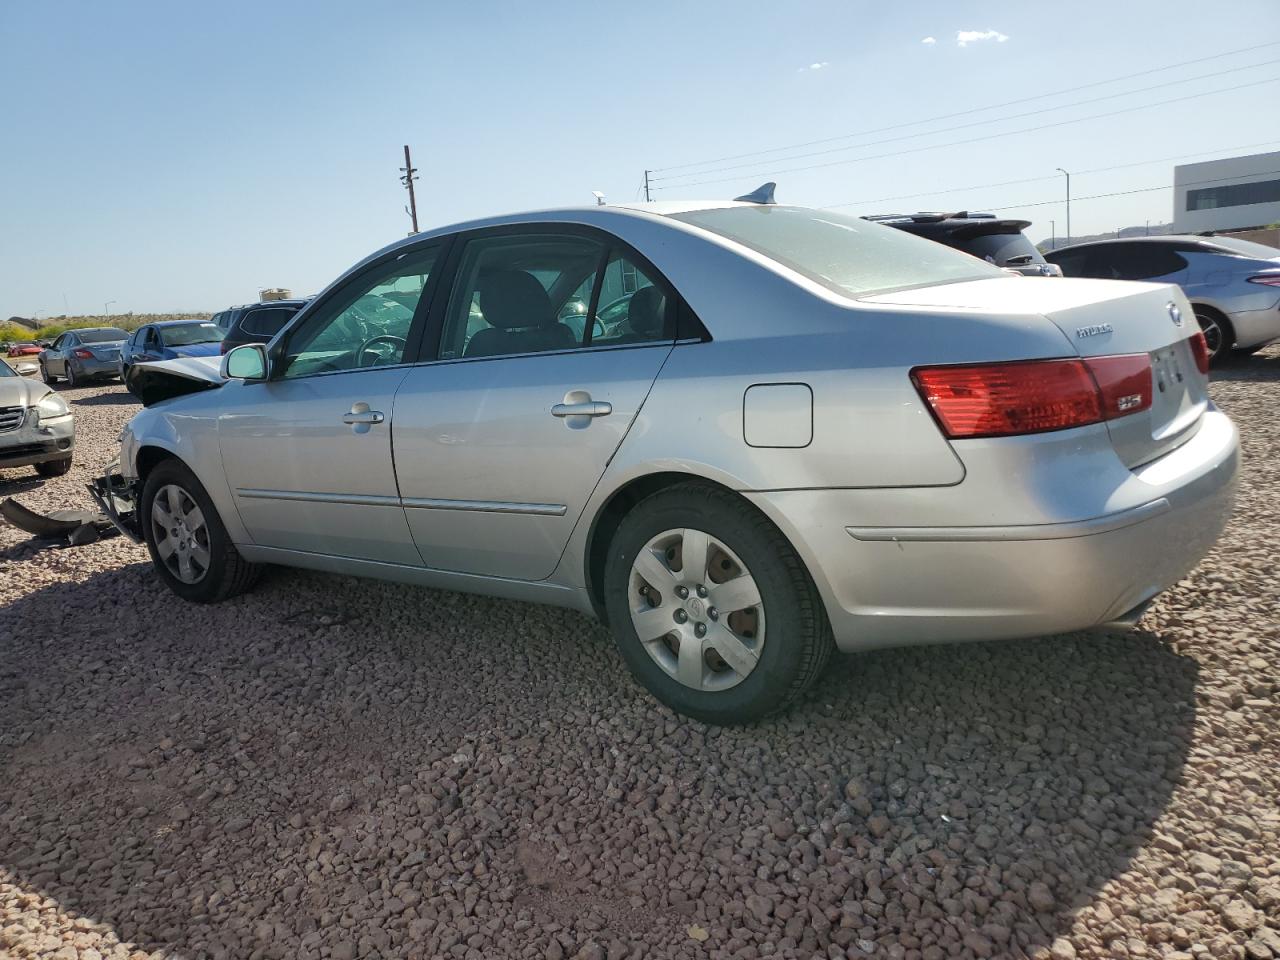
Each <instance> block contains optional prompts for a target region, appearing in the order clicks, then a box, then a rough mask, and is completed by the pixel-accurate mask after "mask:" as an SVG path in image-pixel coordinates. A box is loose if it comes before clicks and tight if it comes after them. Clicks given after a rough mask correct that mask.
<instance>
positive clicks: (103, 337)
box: [76, 327, 129, 343]
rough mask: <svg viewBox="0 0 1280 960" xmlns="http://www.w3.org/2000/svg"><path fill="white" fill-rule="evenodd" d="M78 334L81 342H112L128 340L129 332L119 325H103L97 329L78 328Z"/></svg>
mask: <svg viewBox="0 0 1280 960" xmlns="http://www.w3.org/2000/svg"><path fill="white" fill-rule="evenodd" d="M76 336H77V337H79V338H80V342H81V343H110V342H111V341H113V340H128V339H129V334H127V333H125V332H124V331H123V330H121V329H120V328H119V327H101V328H99V329H97V330H77V331H76Z"/></svg>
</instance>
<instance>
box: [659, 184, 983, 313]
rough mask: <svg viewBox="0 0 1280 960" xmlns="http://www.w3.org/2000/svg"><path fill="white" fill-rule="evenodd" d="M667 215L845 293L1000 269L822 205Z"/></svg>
mask: <svg viewBox="0 0 1280 960" xmlns="http://www.w3.org/2000/svg"><path fill="white" fill-rule="evenodd" d="M673 219H675V220H682V221H684V222H685V223H690V224H693V225H694V226H696V227H702V228H703V229H704V230H709V231H711V232H712V233H718V234H719V235H720V236H722V237H726V238H727V239H729V240H734V241H736V242H737V243H740V244H742V245H743V246H744V247H750V248H751V249H752V250H755V251H756V252H757V253H762V254H764V255H765V256H766V257H769V258H770V259H772V260H776V261H777V262H778V263H780V264H782V265H783V266H786V267H790V268H791V269H792V270H795V271H796V272H797V273H800V274H802V275H804V276H806V277H808V278H809V279H810V280H813V281H816V282H817V283H820V284H822V285H823V286H824V287H826V288H827V289H829V290H833V291H835V292H836V293H839V294H843V295H844V296H847V297H864V296H869V295H870V294H873V293H884V292H886V291H889V290H902V289H905V288H908V287H926V286H932V285H934V284H939V283H956V282H958V281H961V280H978V279H981V278H983V277H999V276H1004V275H1005V274H1003V273H1002V271H1000V270H999V269H998V268H996V267H994V266H992V265H991V264H988V263H983V262H982V261H980V260H976V259H974V258H973V257H971V256H969V255H967V254H964V253H959V252H957V251H955V250H952V249H949V248H948V247H944V246H942V245H941V244H937V243H934V242H932V241H931V240H922V239H921V238H919V237H913V236H911V235H910V234H908V233H903V232H902V231H901V230H895V229H894V228H893V227H885V226H881V225H880V224H878V223H871V222H870V221H868V220H863V219H862V218H860V217H850V216H846V215H845V214H840V213H831V212H829V211H826V210H811V209H808V208H806V207H779V206H773V205H763V204H762V205H759V206H750V207H746V206H743V207H724V208H721V209H718V210H697V211H694V212H692V213H679V214H676V215H675V216H674V217H673Z"/></svg>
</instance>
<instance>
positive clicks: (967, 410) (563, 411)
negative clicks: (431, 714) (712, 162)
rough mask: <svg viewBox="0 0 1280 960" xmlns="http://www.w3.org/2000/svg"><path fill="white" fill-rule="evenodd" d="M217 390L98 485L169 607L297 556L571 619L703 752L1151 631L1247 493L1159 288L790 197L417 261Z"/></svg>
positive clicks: (325, 296)
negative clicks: (1051, 278) (927, 687)
mask: <svg viewBox="0 0 1280 960" xmlns="http://www.w3.org/2000/svg"><path fill="white" fill-rule="evenodd" d="M624 298H625V303H626V316H625V317H623V318H620V319H618V320H616V321H615V322H611V323H609V324H607V325H606V324H602V323H597V322H585V321H584V322H582V323H573V324H568V323H565V322H562V321H561V316H562V311H563V308H564V307H565V305H566V304H570V303H582V304H585V305H586V317H587V319H590V320H592V321H594V320H595V319H596V315H597V313H598V311H599V310H601V309H602V308H603V306H607V305H610V304H614V303H617V302H619V301H620V300H622V299H624ZM221 363H222V366H221V370H220V371H215V370H214V368H213V366H212V362H210V363H205V362H203V361H198V360H181V361H172V362H170V363H168V364H155V365H150V364H145V365H142V366H144V367H150V368H151V369H147V370H140V371H139V377H140V381H139V382H140V387H141V389H142V395H143V396H144V398H145V399H146V402H147V403H148V404H149V405H148V406H147V408H146V409H144V410H143V411H142V412H141V413H139V414H138V415H137V416H135V417H134V419H133V420H132V421H131V423H130V424H129V425H128V427H127V428H126V430H125V432H124V434H123V438H122V450H121V461H120V464H119V467H118V470H117V471H116V472H115V473H114V474H112V475H109V476H107V477H106V478H104V479H103V480H102V481H100V483H99V491H100V494H101V496H102V499H103V502H104V503H105V504H106V505H107V506H109V507H110V508H111V510H112V512H113V513H114V514H115V515H116V516H117V517H118V518H119V520H120V523H121V525H122V527H124V528H125V529H126V530H127V531H129V532H131V533H132V534H133V535H135V536H137V537H140V538H141V539H143V540H145V542H146V544H147V546H148V548H149V549H150V552H151V556H152V559H153V561H154V563H155V567H156V570H157V571H158V574H159V576H160V577H161V579H163V580H164V582H165V583H166V584H168V586H169V587H170V588H171V589H172V590H173V591H174V592H175V593H176V594H178V595H179V596H180V597H182V598H184V599H187V600H191V601H196V602H210V601H218V600H224V599H226V598H228V597H231V596H234V595H235V594H237V593H239V592H241V591H244V590H246V589H248V588H249V587H250V586H251V585H252V584H253V582H254V578H255V575H256V573H257V571H258V570H259V568H260V565H262V564H265V563H276V564H284V565H288V566H297V567H308V568H312V569H317V570H326V571H333V572H341V573H347V574H356V575H363V576H370V577H380V578H386V579H392V580H400V581H405V582H409V583H415V584H422V585H424V586H429V587H438V588H445V589H453V590H467V591H474V592H478V593H486V594H493V595H497V596H503V597H509V598H516V599H520V600H527V601H536V602H546V603H553V604H561V605H564V606H568V607H574V608H577V609H579V610H581V611H583V612H585V613H588V614H594V615H596V616H598V617H599V618H600V619H602V620H604V621H605V622H607V623H608V625H609V626H610V628H611V630H612V632H613V634H614V636H615V637H616V639H617V643H618V647H619V650H620V651H621V654H622V657H623V659H624V660H625V661H626V663H627V665H628V666H629V667H630V669H631V671H632V672H633V673H634V675H635V676H636V677H637V678H638V679H639V681H640V682H641V683H642V684H644V685H645V686H646V687H647V688H648V689H649V690H650V691H652V693H653V694H654V695H655V696H656V697H658V698H659V699H660V700H662V701H663V702H664V703H666V704H668V705H669V706H671V707H672V708H674V709H676V710H678V711H681V712H683V713H686V714H689V715H691V716H694V717H698V718H701V719H703V720H706V721H709V722H715V723H732V722H742V721H747V720H751V719H754V718H758V717H761V716H764V715H767V714H769V713H772V712H775V711H777V710H780V709H782V708H785V707H786V706H788V705H789V704H791V703H793V702H794V701H795V700H796V699H797V698H798V697H800V696H801V695H802V694H803V692H804V690H805V689H806V687H808V686H809V684H810V683H811V682H812V681H813V680H814V678H815V677H816V676H817V675H818V674H819V673H820V671H821V670H822V668H823V665H824V663H825V662H826V660H827V658H828V656H829V654H830V653H831V652H832V651H833V650H836V649H839V650H842V651H860V650H867V649H871V648H875V647H884V646H893V645H902V644H919V643H927V642H934V641H958V640H979V639H991V638H1010V637H1029V636H1036V635H1043V634H1052V633H1057V632H1062V631H1069V630H1077V629H1082V628H1088V627H1093V626H1096V625H1108V626H1112V627H1119V626H1127V625H1131V624H1133V623H1134V622H1136V620H1137V618H1138V617H1139V616H1140V615H1141V614H1142V612H1143V610H1144V609H1145V607H1146V606H1147V605H1148V604H1149V603H1150V602H1151V600H1152V598H1153V597H1155V596H1156V594H1158V593H1160V592H1161V591H1162V590H1164V589H1166V588H1167V587H1169V586H1170V585H1171V584H1173V583H1174V582H1176V581H1177V580H1178V579H1180V578H1181V577H1183V576H1184V575H1185V574H1186V573H1187V572H1188V571H1189V570H1190V569H1191V568H1192V567H1194V566H1195V564H1196V563H1197V562H1198V560H1199V559H1200V557H1201V556H1202V555H1203V554H1204V553H1205V552H1206V551H1207V550H1208V549H1209V548H1210V546H1211V545H1212V544H1213V543H1214V541H1215V539H1216V538H1217V537H1218V534H1219V532H1220V531H1221V529H1222V526H1223V524H1224V522H1225V520H1226V517H1227V515H1228V512H1229V510H1230V507H1231V499H1232V491H1233V487H1234V481H1235V476H1236V470H1237V460H1238V454H1237V436H1236V431H1235V429H1234V427H1233V426H1232V424H1231V422H1230V421H1229V420H1228V419H1227V418H1226V417H1225V416H1224V415H1223V414H1222V413H1220V412H1219V411H1218V410H1217V409H1216V408H1215V407H1214V405H1213V404H1212V402H1211V401H1210V400H1209V397H1208V393H1207V377H1206V370H1207V364H1208V357H1207V351H1206V347H1205V343H1204V338H1203V336H1202V335H1201V334H1200V332H1199V330H1198V328H1197V325H1196V322H1195V318H1194V315H1193V313H1192V310H1191V308H1190V306H1189V304H1188V303H1187V300H1186V299H1185V297H1184V296H1183V294H1182V293H1181V292H1180V291H1179V290H1178V289H1177V288H1176V287H1173V286H1166V285H1156V284H1139V283H1118V282H1111V281H1102V280H1064V281H1062V282H1060V283H1059V282H1055V283H1043V282H1038V281H1035V280H1028V279H1024V278H1019V277H1013V276H1010V275H1008V274H1007V273H1005V272H1003V271H1001V270H999V269H997V268H995V267H993V266H990V265H988V264H985V263H983V262H981V261H979V260H975V259H974V258H972V257H969V256H966V255H964V254H961V253H958V252H956V251H954V250H950V249H948V248H945V247H942V246H939V245H937V244H934V243H931V242H929V241H927V240H921V239H919V238H916V237H913V236H910V235H908V234H905V233H902V232H900V231H897V230H893V229H892V228H889V227H884V226H881V225H878V224H875V223H870V222H868V221H865V220H861V219H855V218H850V217H845V216H841V215H839V214H834V213H829V212H825V211H818V210H811V209H805V208H800V207H788V206H777V205H773V204H762V203H750V202H744V203H727V202H717V203H667V204H653V205H644V206H637V207H634V208H631V207H595V208H589V209H567V210H556V211H549V212H542V213H537V214H526V215H515V216H506V217H499V218H494V219H489V220H483V221H477V222H472V223H467V224H462V225H459V226H453V227H447V228H442V229H439V230H435V231H432V232H429V233H426V234H420V235H417V236H414V237H411V238H409V239H407V240H403V241H401V242H399V243H396V244H393V245H392V246H390V247H387V248H385V249H383V250H381V251H379V252H377V253H375V254H373V255H372V256H371V257H369V258H368V259H366V260H364V261H363V262H362V263H360V264H358V265H357V266H355V267H354V268H352V269H351V270H350V271H348V272H347V273H346V274H344V275H343V276H342V277H340V278H339V279H338V280H336V281H335V282H334V283H333V284H332V285H331V286H330V287H329V288H328V289H327V290H326V291H325V292H323V293H322V294H321V295H320V296H318V297H317V298H316V299H315V300H314V301H312V302H311V303H310V304H309V305H308V306H307V307H306V308H305V309H304V310H302V311H301V312H300V313H299V314H298V315H297V317H296V318H295V319H294V320H293V322H292V323H291V324H290V325H289V326H288V327H287V328H286V329H285V330H284V331H282V332H281V333H280V334H279V335H278V336H277V337H276V338H275V339H274V340H272V341H271V343H270V344H265V345H263V344H249V345H246V346H242V347H239V348H237V349H235V350H233V351H232V352H231V353H229V354H228V355H227V356H225V357H224V358H222V361H221ZM405 627H406V629H409V630H412V629H414V626H413V625H410V624H406V625H405ZM564 642H565V643H573V642H578V641H577V640H575V638H573V637H565V638H564Z"/></svg>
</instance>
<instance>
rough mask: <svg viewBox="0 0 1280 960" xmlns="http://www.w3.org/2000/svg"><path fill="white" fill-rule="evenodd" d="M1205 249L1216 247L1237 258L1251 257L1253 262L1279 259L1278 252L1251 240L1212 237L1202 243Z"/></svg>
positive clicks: (1279, 253)
mask: <svg viewBox="0 0 1280 960" xmlns="http://www.w3.org/2000/svg"><path fill="white" fill-rule="evenodd" d="M1204 245H1205V246H1206V247H1210V248H1212V247H1217V248H1218V249H1219V250H1225V251H1227V253H1231V254H1235V255H1236V256H1237V257H1253V258H1254V259H1255V260H1276V259H1280V250H1278V249H1276V248H1275V247H1268V246H1267V245H1266V244H1265V243H1254V242H1253V241H1252V240H1237V239H1236V238H1235V237H1214V238H1213V239H1212V240H1206V241H1205V242H1204Z"/></svg>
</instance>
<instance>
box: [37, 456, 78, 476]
mask: <svg viewBox="0 0 1280 960" xmlns="http://www.w3.org/2000/svg"><path fill="white" fill-rule="evenodd" d="M70 469H71V458H70V457H63V458H62V459H61V460H46V461H44V463H37V464H36V473H38V474H40V476H42V477H60V476H62V475H63V474H65V473H66V472H67V471H68V470H70Z"/></svg>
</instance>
